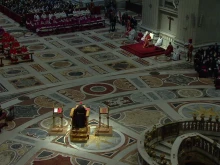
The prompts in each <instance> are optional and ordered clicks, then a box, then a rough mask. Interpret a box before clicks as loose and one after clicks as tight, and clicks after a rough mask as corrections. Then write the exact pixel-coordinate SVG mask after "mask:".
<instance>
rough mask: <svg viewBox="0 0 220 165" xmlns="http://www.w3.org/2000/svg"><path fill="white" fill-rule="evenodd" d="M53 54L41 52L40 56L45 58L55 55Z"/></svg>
mask: <svg viewBox="0 0 220 165" xmlns="http://www.w3.org/2000/svg"><path fill="white" fill-rule="evenodd" d="M55 56H56V55H55V54H42V57H46V58H51V57H55Z"/></svg>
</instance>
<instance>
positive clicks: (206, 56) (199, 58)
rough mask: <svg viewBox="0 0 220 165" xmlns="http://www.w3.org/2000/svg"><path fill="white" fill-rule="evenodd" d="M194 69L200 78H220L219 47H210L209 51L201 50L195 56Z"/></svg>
mask: <svg viewBox="0 0 220 165" xmlns="http://www.w3.org/2000/svg"><path fill="white" fill-rule="evenodd" d="M194 67H195V70H196V71H197V72H198V73H199V77H201V78H208V77H211V78H212V77H214V78H216V79H217V78H218V77H219V76H220V70H219V69H220V54H219V51H218V45H217V44H215V45H214V46H209V47H208V48H207V49H205V50H204V49H202V48H200V49H199V50H198V51H197V52H196V54H195V56H194Z"/></svg>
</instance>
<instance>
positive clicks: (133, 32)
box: [128, 28, 136, 40]
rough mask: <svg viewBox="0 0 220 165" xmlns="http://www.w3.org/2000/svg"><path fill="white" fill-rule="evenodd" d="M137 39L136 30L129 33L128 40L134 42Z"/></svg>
mask: <svg viewBox="0 0 220 165" xmlns="http://www.w3.org/2000/svg"><path fill="white" fill-rule="evenodd" d="M135 37H136V30H135V29H134V28H133V29H132V30H131V31H130V32H129V35H128V39H129V40H134V39H135Z"/></svg>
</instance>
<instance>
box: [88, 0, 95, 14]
mask: <svg viewBox="0 0 220 165" xmlns="http://www.w3.org/2000/svg"><path fill="white" fill-rule="evenodd" d="M94 7H95V4H94V2H93V0H91V2H90V6H89V10H90V13H91V15H92V14H94Z"/></svg>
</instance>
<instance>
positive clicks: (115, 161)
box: [0, 0, 220, 165]
mask: <svg viewBox="0 0 220 165" xmlns="http://www.w3.org/2000/svg"><path fill="white" fill-rule="evenodd" d="M38 1H39V2H40V0H38ZM48 1H49V2H48V4H51V3H55V5H54V7H57V9H59V7H60V6H62V0H56V1H55V0H48ZM63 1H64V0H63ZM11 2H13V0H5V1H0V3H1V4H0V27H1V28H2V29H3V30H4V33H3V34H5V33H7V35H10V36H12V37H13V38H14V39H15V40H16V41H17V42H19V45H20V46H21V47H22V46H24V47H26V48H27V49H25V50H24V52H27V51H28V55H30V56H31V57H26V56H23V55H21V57H22V58H20V57H19V58H18V61H14V60H13V58H12V59H11V60H9V59H8V57H7V56H8V54H10V53H13V52H12V51H4V44H3V39H2V36H0V40H1V41H0V47H2V48H1V50H2V51H1V52H0V66H1V67H0V105H1V107H0V109H2V111H1V110H0V112H1V113H0V128H1V129H0V165H52V164H57V165H219V162H220V144H219V143H218V142H219V139H220V138H219V132H220V123H219V116H220V102H219V97H220V91H219V90H218V89H217V88H218V85H216V82H217V80H216V79H218V72H217V76H215V74H214V71H213V73H212V72H210V71H207V75H208V76H206V71H204V70H205V68H203V67H202V71H200V70H199V69H198V67H199V66H198V65H197V64H198V61H197V62H195V59H194V57H195V58H200V57H198V55H199V54H196V52H197V51H198V50H200V49H201V48H202V49H204V50H206V49H209V46H212V45H214V44H215V43H216V44H217V45H218V44H219V42H218V41H219V39H220V35H219V33H217V27H219V24H218V23H219V22H218V20H216V21H215V16H216V13H217V11H218V6H220V3H219V2H218V1H217V0H210V1H206V2H205V1H204V0H193V1H192V0H127V1H124V0H115V1H111V0H109V1H108V0H93V4H92V5H93V6H92V5H91V2H90V1H89V0H81V1H78V0H73V1H65V3H67V4H68V5H69V4H71V3H72V4H73V5H72V6H73V8H74V12H73V15H74V14H77V11H78V10H75V9H78V8H80V7H82V8H85V10H82V11H84V13H87V12H89V13H90V12H91V15H94V18H95V19H96V22H95V23H94V22H93V23H92V25H91V27H93V28H91V27H89V28H88V26H87V24H86V26H82V25H81V24H77V27H76V26H74V28H72V27H71V28H64V29H59V30H55V31H53V30H51V31H50V30H46V31H41V30H38V29H39V28H38V27H36V29H35V30H34V31H33V28H32V26H31V25H30V26H27V23H28V22H27V21H28V19H26V20H25V21H24V18H27V15H28V14H27V13H25V12H26V10H24V12H23V11H21V10H20V8H18V9H19V12H18V11H16V10H15V9H16V7H17V6H13V5H12V6H10V5H9V3H11ZM30 2H32V1H30ZM60 2H61V3H60ZM7 3H8V4H7ZM20 3H24V1H22V0H20ZM33 4H34V5H36V6H37V5H38V4H37V3H34V0H33ZM109 4H110V5H109ZM207 6H208V7H207ZM10 7H11V8H10ZM29 7H30V6H29ZM40 7H42V8H43V7H44V9H41V10H45V11H49V10H50V9H48V8H50V5H48V6H46V7H48V8H46V7H45V6H40ZM63 7H64V8H65V5H63ZM212 9H213V10H212ZM30 10H31V11H32V16H33V17H34V14H35V10H37V9H36V8H31V9H30ZM88 10H89V11H88ZM108 11H110V12H115V13H116V14H117V23H116V26H115V31H111V30H109V29H110V28H111V22H110V21H109V18H108V14H109V13H108ZM208 11H209V12H208ZM17 12H18V14H17ZM38 12H39V11H38ZM71 12H72V11H71ZM36 13H37V12H36ZM43 13H44V12H43ZM60 13H61V12H60ZM84 13H80V16H81V15H83V14H84ZM124 13H126V14H127V15H129V16H130V17H132V18H134V19H135V20H136V21H137V25H136V26H135V29H136V31H141V32H143V33H145V31H148V32H150V33H152V34H153V35H154V38H153V37H151V38H153V39H152V40H151V42H152V44H155V43H156V42H157V40H158V38H160V37H161V38H162V39H163V43H161V45H160V47H159V48H160V49H161V50H162V53H159V54H156V55H150V56H148V57H140V56H138V55H137V52H136V48H137V47H135V48H133V49H134V50H132V51H129V50H130V49H129V48H128V47H127V46H129V45H135V44H139V42H137V40H134V39H130V38H129V37H130V36H129V37H128V36H126V35H125V33H126V31H127V29H126V26H125V25H124V26H122V22H121V21H122V19H121V16H122V15H123V14H124ZM71 14H72V13H71ZM87 14H88V13H87ZM24 15H26V17H25V16H24ZM29 15H30V13H29ZM29 15H28V16H29ZM61 15H62V13H61ZM18 16H19V17H18ZM48 16H49V15H48ZM49 17H50V16H49ZM28 18H31V16H30V17H28ZM34 18H35V17H34ZM19 21H20V22H19ZM25 23H26V25H25ZM208 24H210V25H212V26H208ZM89 25H90V24H89ZM53 28H54V27H52V29H53ZM1 35H2V34H1ZM188 41H190V44H192V45H193V48H194V49H193V51H192V52H191V53H192V54H191V56H192V57H191V58H192V59H191V60H190V59H189V52H188V51H189V50H188V47H187V46H186V45H187V44H188ZM13 42H14V41H13ZM170 43H171V44H172V45H173V52H175V53H176V52H178V55H179V57H178V60H174V59H173V58H172V57H171V56H172V55H171V56H170V55H167V54H166V52H167V50H166V49H167V48H168V47H169V44H170ZM142 45H143V44H141V46H140V49H148V48H144V47H143V48H142ZM149 49H150V48H149ZM177 49H180V50H179V51H177ZM210 49H211V50H210V51H209V53H210V56H211V54H212V53H213V54H214V55H213V57H211V59H212V60H214V59H216V58H219V54H218V49H217V48H214V47H211V48H210ZM5 50H8V49H5ZM155 50H157V49H155ZM212 50H213V51H212ZM173 52H172V53H173ZM205 52H207V51H205ZM20 53H22V50H21V52H20ZM200 53H201V51H200ZM26 54H27V53H26ZM26 54H25V55H26ZM176 54H177V53H176ZM196 55H197V56H196ZM201 56H202V57H203V53H202V55H201ZM204 58H205V57H204ZM204 58H202V59H204ZM208 58H209V57H208ZM19 60H21V61H20V62H19ZM203 61H204V60H203ZM217 64H219V65H220V59H219V63H217ZM217 64H215V65H217ZM207 65H208V64H207ZM200 67H201V66H200ZM213 69H215V68H213ZM208 70H209V68H208ZM210 73H211V74H210ZM213 74H214V75H213ZM204 75H205V76H204ZM219 75H220V74H219ZM219 82H220V81H219ZM77 107H81V108H84V111H83V110H82V109H81V110H82V111H79V112H77ZM77 114H80V115H83V116H81V117H77ZM106 129H107V132H105V131H106ZM99 131H100V132H99Z"/></svg>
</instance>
